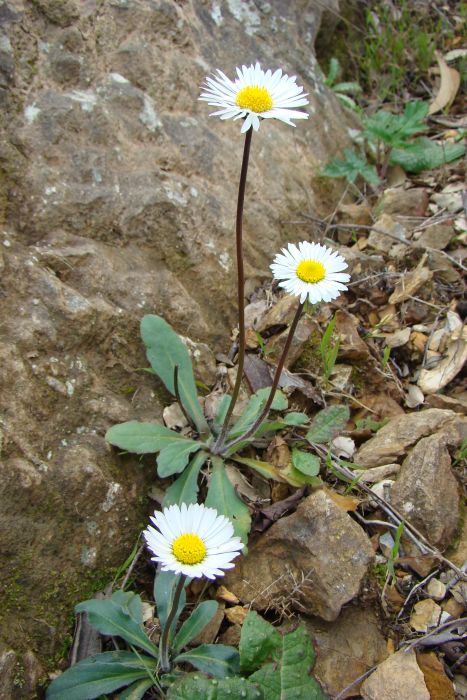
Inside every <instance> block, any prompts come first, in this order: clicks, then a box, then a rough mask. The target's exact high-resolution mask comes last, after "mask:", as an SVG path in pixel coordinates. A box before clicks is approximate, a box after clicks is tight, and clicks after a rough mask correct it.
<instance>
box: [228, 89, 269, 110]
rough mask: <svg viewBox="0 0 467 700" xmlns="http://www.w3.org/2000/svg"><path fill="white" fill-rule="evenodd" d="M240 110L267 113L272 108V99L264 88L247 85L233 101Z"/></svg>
mask: <svg viewBox="0 0 467 700" xmlns="http://www.w3.org/2000/svg"><path fill="white" fill-rule="evenodd" d="M235 102H236V103H237V107H240V109H250V110H251V111H252V112H257V113H259V112H267V111H268V110H269V109H271V107H272V97H271V95H270V94H269V92H268V91H267V90H266V88H264V87H258V86H257V85H247V86H246V87H244V88H242V89H241V90H240V92H239V93H238V95H237V99H236V100H235Z"/></svg>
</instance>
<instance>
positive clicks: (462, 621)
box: [404, 617, 467, 651]
mask: <svg viewBox="0 0 467 700" xmlns="http://www.w3.org/2000/svg"><path fill="white" fill-rule="evenodd" d="M455 627H467V617H459V618H458V619H457V620H449V622H444V623H443V624H442V625H438V627H435V629H433V630H431V632H427V634H424V635H423V636H422V637H417V639H414V640H413V642H410V644H408V645H407V647H406V648H405V649H404V651H410V649H413V648H414V647H417V646H436V645H437V644H438V643H439V640H438V639H437V638H436V637H437V635H439V634H440V632H446V631H447V630H450V629H452V628H455ZM457 638H458V637H456V639H457ZM426 640H430V643H429V644H426V643H425V642H426ZM444 641H448V640H444ZM404 644H407V642H404Z"/></svg>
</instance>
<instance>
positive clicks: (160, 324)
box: [141, 315, 209, 434]
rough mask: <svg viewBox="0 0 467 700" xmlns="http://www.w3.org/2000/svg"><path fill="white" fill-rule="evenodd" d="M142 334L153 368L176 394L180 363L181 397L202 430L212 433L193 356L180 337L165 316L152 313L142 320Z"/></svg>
mask: <svg viewBox="0 0 467 700" xmlns="http://www.w3.org/2000/svg"><path fill="white" fill-rule="evenodd" d="M141 337H142V338H143V342H144V344H145V345H146V348H147V350H146V355H147V358H148V360H149V362H150V363H151V366H152V368H153V369H154V371H155V372H156V373H157V374H158V376H159V377H160V378H161V379H162V381H163V382H164V384H165V386H166V387H167V389H168V390H169V391H170V393H171V394H172V395H173V396H175V386H174V374H175V367H176V366H178V389H179V393H180V399H181V401H182V403H183V405H184V407H185V408H186V410H187V411H188V413H189V414H190V416H191V418H192V419H193V421H194V423H195V425H196V427H197V428H198V430H199V432H200V433H203V434H208V433H209V428H208V424H207V423H206V419H205V417H204V415H203V412H202V410H201V406H200V405H199V401H198V393H197V391H196V384H195V379H194V376H193V368H192V365H191V359H190V355H189V354H188V350H187V349H186V347H185V345H184V344H183V343H182V341H181V340H180V338H179V336H178V335H177V334H176V333H175V331H174V330H173V328H172V327H171V326H169V324H168V323H167V322H166V321H164V319H163V318H161V317H160V316H153V315H148V316H144V318H143V319H142V321H141Z"/></svg>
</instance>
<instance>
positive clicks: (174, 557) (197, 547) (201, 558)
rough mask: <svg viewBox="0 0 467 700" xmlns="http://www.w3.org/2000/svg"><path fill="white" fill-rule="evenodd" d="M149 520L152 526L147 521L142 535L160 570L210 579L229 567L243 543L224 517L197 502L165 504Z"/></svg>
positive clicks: (220, 574) (231, 565)
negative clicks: (161, 510) (166, 506)
mask: <svg viewBox="0 0 467 700" xmlns="http://www.w3.org/2000/svg"><path fill="white" fill-rule="evenodd" d="M150 520H151V521H152V523H153V524H154V525H155V526H156V527H155V528H154V527H151V525H149V526H148V528H147V529H146V530H144V532H143V535H144V538H145V540H146V544H147V546H148V548H149V549H150V550H151V552H152V553H153V554H154V555H155V556H154V557H151V559H152V560H153V561H156V562H159V563H160V564H161V568H162V571H173V572H174V573H176V574H185V575H186V576H190V578H201V577H202V576H206V577H207V578H210V579H214V578H216V576H223V575H224V571H223V569H231V568H233V566H234V564H232V563H231V562H232V559H234V558H235V557H236V556H237V555H238V554H239V553H240V551H241V550H242V549H243V547H244V545H243V544H242V542H241V540H240V538H239V537H234V536H233V534H234V529H233V526H232V523H231V522H230V520H229V519H228V518H226V517H225V516H224V515H218V513H217V511H216V510H214V508H206V507H205V506H204V505H199V504H198V503H195V504H193V503H192V504H190V505H188V506H187V505H186V503H182V505H181V506H177V505H173V506H169V507H168V508H164V510H163V512H162V513H160V512H158V511H155V513H154V516H153V517H151V518H150ZM156 528H157V529H156Z"/></svg>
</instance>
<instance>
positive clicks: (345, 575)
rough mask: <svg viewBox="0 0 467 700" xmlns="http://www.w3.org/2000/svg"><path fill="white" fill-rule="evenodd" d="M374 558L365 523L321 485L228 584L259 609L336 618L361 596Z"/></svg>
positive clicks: (243, 561) (273, 529)
mask: <svg viewBox="0 0 467 700" xmlns="http://www.w3.org/2000/svg"><path fill="white" fill-rule="evenodd" d="M372 559H373V548H372V546H371V543H370V540H369V539H368V537H367V535H366V534H365V532H364V531H363V530H362V528H361V527H360V526H359V525H358V524H357V523H356V522H355V521H354V520H352V518H350V516H349V515H348V514H347V513H346V512H344V511H343V510H341V509H340V508H339V507H338V506H337V505H336V504H335V503H334V502H333V501H332V500H331V499H330V498H329V496H327V495H326V493H325V492H324V491H321V490H320V491H316V492H315V493H313V494H311V495H310V496H308V497H307V498H306V499H305V500H304V501H302V503H301V504H300V505H299V507H298V508H297V510H296V512H295V513H294V514H293V515H290V516H288V517H286V518H281V519H280V520H279V521H278V522H276V523H275V524H274V525H272V527H271V528H270V529H269V530H268V531H267V532H266V534H265V535H263V536H262V537H261V538H260V539H259V540H258V542H257V543H255V544H253V545H252V546H251V547H250V549H249V553H248V555H247V556H246V557H242V558H241V559H239V561H238V562H237V564H236V566H235V569H233V570H232V572H231V573H229V574H228V576H227V577H226V582H225V585H226V586H227V588H229V590H232V591H233V592H234V593H235V594H236V595H237V596H238V597H239V598H240V599H241V600H242V602H243V603H249V604H252V605H253V606H254V607H255V608H259V609H265V608H269V607H273V608H276V609H279V610H280V609H287V608H294V609H296V610H299V611H300V612H304V613H306V614H308V615H317V616H319V617H320V618H322V619H323V620H328V621H330V620H335V619H336V617H337V616H338V615H339V612H340V610H341V608H342V606H343V605H345V603H348V601H349V600H352V598H354V597H355V596H356V595H358V593H359V591H360V587H361V583H362V580H363V577H364V576H365V574H366V571H367V567H368V565H369V564H370V562H371V561H372Z"/></svg>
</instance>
